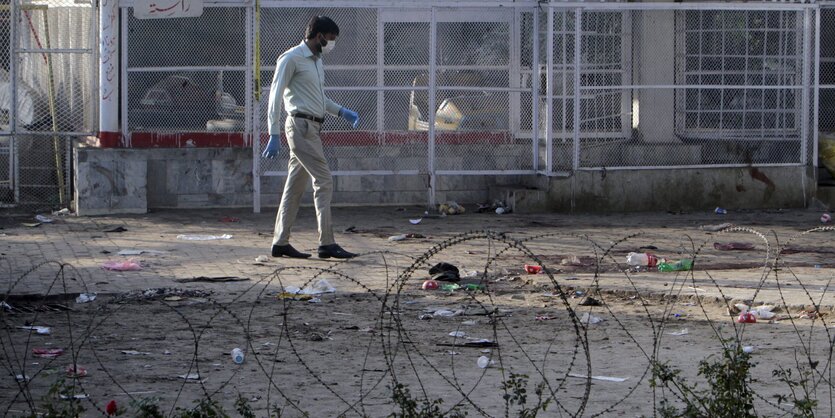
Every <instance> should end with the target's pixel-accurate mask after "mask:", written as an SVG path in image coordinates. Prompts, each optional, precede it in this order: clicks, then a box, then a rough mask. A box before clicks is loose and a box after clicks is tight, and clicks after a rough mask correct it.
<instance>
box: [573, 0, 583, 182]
mask: <svg viewBox="0 0 835 418" xmlns="http://www.w3.org/2000/svg"><path fill="white" fill-rule="evenodd" d="M582 24H583V9H580V8H577V9H576V10H575V11H574V157H573V163H572V167H573V169H574V171H577V169H578V168H580V64H581V62H580V59H581V51H580V48H581V47H582V34H583V30H582V29H583V27H582Z"/></svg>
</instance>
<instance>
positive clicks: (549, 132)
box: [545, 7, 565, 174]
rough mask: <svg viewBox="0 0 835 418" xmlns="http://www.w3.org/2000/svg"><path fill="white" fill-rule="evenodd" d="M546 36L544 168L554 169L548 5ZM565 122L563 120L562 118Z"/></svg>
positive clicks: (551, 34) (551, 30)
mask: <svg viewBox="0 0 835 418" xmlns="http://www.w3.org/2000/svg"><path fill="white" fill-rule="evenodd" d="M547 34H548V38H547V40H546V42H545V43H546V45H547V49H548V51H547V53H546V55H547V56H548V59H547V61H548V63H547V65H548V67H547V68H546V69H545V88H546V91H545V165H547V167H546V168H545V171H546V173H548V174H550V173H552V172H553V171H554V8H553V7H548V31H547ZM563 124H565V120H563Z"/></svg>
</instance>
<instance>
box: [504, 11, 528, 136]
mask: <svg viewBox="0 0 835 418" xmlns="http://www.w3.org/2000/svg"><path fill="white" fill-rule="evenodd" d="M521 21H522V14H521V13H520V12H519V10H516V13H514V15H513V17H512V24H511V25H510V34H509V35H508V38H509V41H510V56H511V57H513V58H512V59H511V62H510V66H509V68H508V70H505V71H507V77H508V80H507V82H508V86H510V88H512V89H518V90H516V91H511V92H509V94H508V102H509V104H510V109H509V111H508V112H507V113H508V114H507V117H508V121H507V122H508V123H507V126H508V127H509V128H510V132H511V133H512V134H514V135H515V134H516V133H517V132H519V129H520V127H521V124H522V118H521V116H522V115H521V111H520V107H521V99H522V97H521V94H519V93H520V92H523V91H527V89H523V88H521V87H522V86H521V80H522V76H521V72H520V71H519V69H520V67H521V65H522V64H521V61H522V57H521V55H520V51H521V48H520V45H521V43H522V38H521V35H520V32H521V31H520V27H521Z"/></svg>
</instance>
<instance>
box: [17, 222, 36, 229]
mask: <svg viewBox="0 0 835 418" xmlns="http://www.w3.org/2000/svg"><path fill="white" fill-rule="evenodd" d="M21 225H23V226H25V227H27V228H37V227H39V226H41V223H40V222H23V223H22V224H21Z"/></svg>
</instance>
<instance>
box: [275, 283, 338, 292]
mask: <svg viewBox="0 0 835 418" xmlns="http://www.w3.org/2000/svg"><path fill="white" fill-rule="evenodd" d="M284 291H285V292H287V293H293V294H301V295H318V294H321V293H334V292H336V288H335V287H333V286H331V284H330V283H328V281H327V280H325V279H319V281H317V282H316V283H314V284H313V285H307V286H305V288H304V289H299V288H298V287H296V286H284Z"/></svg>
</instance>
